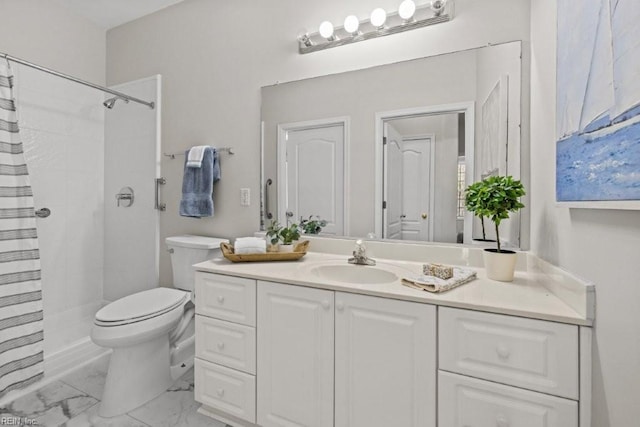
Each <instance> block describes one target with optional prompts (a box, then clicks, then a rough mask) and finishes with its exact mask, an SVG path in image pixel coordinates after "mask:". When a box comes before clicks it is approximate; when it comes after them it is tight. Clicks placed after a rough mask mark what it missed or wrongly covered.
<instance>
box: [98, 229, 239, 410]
mask: <svg viewBox="0 0 640 427" xmlns="http://www.w3.org/2000/svg"><path fill="white" fill-rule="evenodd" d="M221 242H228V240H226V239H218V238H213V237H201V236H188V235H187V236H177V237H168V238H167V239H166V243H167V246H168V248H169V252H170V253H171V266H172V268H173V284H174V288H163V287H159V288H154V289H149V290H146V291H142V292H138V293H135V294H132V295H129V296H126V297H124V298H121V299H119V300H117V301H114V302H112V303H110V304H108V305H106V306H105V307H103V308H102V309H100V310H99V311H98V312H97V313H96V317H95V320H94V325H93V328H92V330H91V339H92V340H93V342H94V343H96V344H97V345H99V346H102V347H109V348H112V349H113V353H112V354H111V360H110V362H109V372H108V373H107V379H106V384H105V386H104V393H103V397H102V402H101V404H100V410H99V412H98V414H99V415H100V416H102V417H113V416H116V415H120V414H124V413H126V412H129V411H131V410H132V409H134V408H137V407H138V406H140V405H142V404H144V403H146V402H148V401H149V400H151V399H153V398H154V397H156V396H158V395H160V394H161V393H163V392H164V391H165V390H167V388H169V387H170V386H171V384H172V383H173V382H174V381H175V380H176V379H177V378H178V377H179V376H180V375H181V374H182V373H183V372H184V371H186V370H187V369H189V368H191V366H193V355H194V341H195V339H194V327H193V315H194V312H195V306H194V304H193V302H192V292H193V289H194V280H195V279H194V270H193V268H192V266H193V264H197V263H199V262H202V261H206V260H208V259H211V258H214V257H216V256H219V251H220V243H221Z"/></svg>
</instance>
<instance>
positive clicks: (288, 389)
mask: <svg viewBox="0 0 640 427" xmlns="http://www.w3.org/2000/svg"><path fill="white" fill-rule="evenodd" d="M435 319H436V315H435V307H433V306H429V305H425V304H419V303H412V302H406V301H396V300H391V299H385V298H378V297H370V296H365V295H355V294H348V293H342V292H335V293H334V292H333V291H327V290H319V289H312V288H305V287H300V286H292V285H285V284H278V283H269V282H258V373H259V378H258V397H257V398H258V417H257V422H258V424H259V425H260V426H264V427H276V426H277V427H283V426H308V427H331V426H334V425H335V426H336V427H388V426H391V425H396V426H403V427H435V425H436V416H435V392H436V379H435V373H436V328H435V325H436V322H435ZM334 330H335V334H334ZM334 360H335V367H334ZM334 368H335V370H334ZM334 390H335V395H334ZM334 402H335V408H334Z"/></svg>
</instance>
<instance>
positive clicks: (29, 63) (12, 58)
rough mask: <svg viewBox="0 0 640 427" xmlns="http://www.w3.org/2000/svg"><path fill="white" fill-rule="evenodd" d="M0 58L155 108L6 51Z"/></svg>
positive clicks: (152, 104) (152, 105)
mask: <svg viewBox="0 0 640 427" xmlns="http://www.w3.org/2000/svg"><path fill="white" fill-rule="evenodd" d="M0 58H4V59H6V60H7V61H11V62H15V63H17V64H22V65H26V66H27V67H31V68H35V69H36V70H40V71H44V72H45V73H49V74H53V75H54V76H58V77H62V78H63V79H67V80H71V81H72V82H76V83H80V84H82V85H85V86H89V87H92V88H94V89H98V90H101V91H102V92H107V93H110V94H111V95H115V96H117V97H119V98H122V99H125V100H128V101H133V102H137V103H138V104H143V105H146V106H147V107H149V108H151V109H152V110H153V109H154V108H155V105H156V104H155V102H147V101H144V100H142V99H138V98H135V97H133V96H129V95H126V94H124V93H122V92H118V91H117V90H113V89H109V88H107V87H104V86H100V85H97V84H93V83H91V82H87V81H85V80H81V79H79V78H76V77H73V76H70V75H68V74H64V73H61V72H59V71H55V70H52V69H50V68H46V67H42V66H40V65H37V64H34V63H32V62H29V61H25V60H24V59H20V58H16V57H15V56H11V55H9V54H6V53H2V52H0Z"/></svg>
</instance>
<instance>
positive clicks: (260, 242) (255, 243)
mask: <svg viewBox="0 0 640 427" xmlns="http://www.w3.org/2000/svg"><path fill="white" fill-rule="evenodd" d="M233 252H234V253H236V254H264V253H267V242H266V241H265V240H264V239H261V238H259V237H239V238H237V239H236V241H235V243H234V244H233Z"/></svg>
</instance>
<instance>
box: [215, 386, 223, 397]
mask: <svg viewBox="0 0 640 427" xmlns="http://www.w3.org/2000/svg"><path fill="white" fill-rule="evenodd" d="M216 393H217V394H218V396H220V397H222V396H224V389H223V388H219V389H218V390H216Z"/></svg>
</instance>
